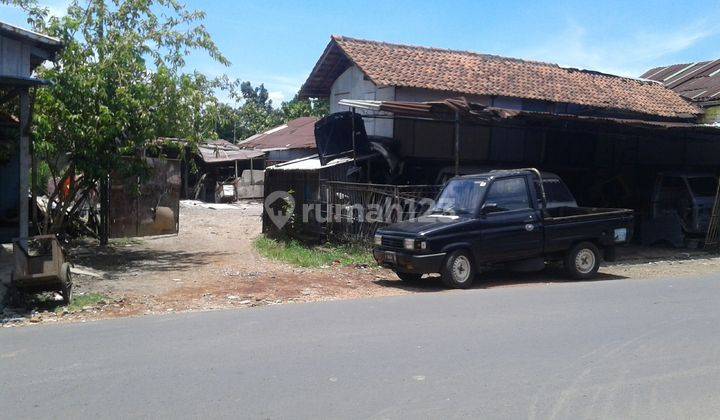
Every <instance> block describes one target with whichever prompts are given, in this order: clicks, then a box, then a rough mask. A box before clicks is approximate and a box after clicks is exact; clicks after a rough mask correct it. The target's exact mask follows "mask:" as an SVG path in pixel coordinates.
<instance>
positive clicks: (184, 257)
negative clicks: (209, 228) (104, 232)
mask: <svg viewBox="0 0 720 420" xmlns="http://www.w3.org/2000/svg"><path fill="white" fill-rule="evenodd" d="M228 254H230V253H227V252H186V251H160V250H152V249H138V248H123V247H117V248H116V247H106V248H95V249H92V250H88V249H78V250H71V251H70V258H71V260H72V262H73V263H74V264H80V265H83V266H85V267H89V268H92V269H94V270H97V271H101V272H104V273H107V274H109V275H113V274H120V273H127V272H132V271H137V270H141V271H144V272H152V271H154V272H163V271H185V270H192V269H195V268H197V267H198V266H200V265H205V264H211V263H212V262H213V259H214V258H216V257H219V256H222V255H228Z"/></svg>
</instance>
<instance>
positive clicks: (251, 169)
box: [250, 158, 255, 185]
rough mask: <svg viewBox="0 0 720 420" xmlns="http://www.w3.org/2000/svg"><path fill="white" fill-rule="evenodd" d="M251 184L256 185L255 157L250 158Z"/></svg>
mask: <svg viewBox="0 0 720 420" xmlns="http://www.w3.org/2000/svg"><path fill="white" fill-rule="evenodd" d="M250 185H255V177H254V176H253V158H250Z"/></svg>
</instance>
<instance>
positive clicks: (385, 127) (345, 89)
mask: <svg viewBox="0 0 720 420" xmlns="http://www.w3.org/2000/svg"><path fill="white" fill-rule="evenodd" d="M341 99H367V100H373V101H393V100H395V87H393V86H389V87H377V86H375V84H374V83H373V82H371V81H369V80H366V79H365V75H364V74H363V72H361V71H360V69H359V68H357V66H352V67H350V68H349V69H347V70H345V72H344V73H343V74H341V75H340V77H338V78H337V79H335V82H333V85H332V88H331V89H330V112H341V111H347V110H348V108H347V107H345V106H340V105H338V102H339V101H340V100H341ZM358 112H360V110H358ZM365 131H367V134H368V135H370V136H372V135H375V136H385V137H392V135H393V122H392V120H386V119H380V118H366V119H365Z"/></svg>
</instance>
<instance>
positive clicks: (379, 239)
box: [373, 235, 382, 245]
mask: <svg viewBox="0 0 720 420" xmlns="http://www.w3.org/2000/svg"><path fill="white" fill-rule="evenodd" d="M373 241H374V242H375V245H382V235H375V239H374V240H373Z"/></svg>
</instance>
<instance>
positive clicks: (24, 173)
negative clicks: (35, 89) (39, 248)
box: [18, 87, 30, 238]
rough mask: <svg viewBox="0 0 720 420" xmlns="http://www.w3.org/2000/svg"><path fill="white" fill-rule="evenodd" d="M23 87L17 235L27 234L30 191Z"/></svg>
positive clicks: (26, 100)
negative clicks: (18, 224)
mask: <svg viewBox="0 0 720 420" xmlns="http://www.w3.org/2000/svg"><path fill="white" fill-rule="evenodd" d="M28 89H29V88H27V87H25V88H22V89H21V90H20V203H19V209H18V213H19V216H20V217H19V221H20V226H19V227H20V229H19V236H20V237H21V238H27V237H28V235H29V225H30V219H29V212H28V209H29V207H28V192H29V191H30V92H29V91H28Z"/></svg>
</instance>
